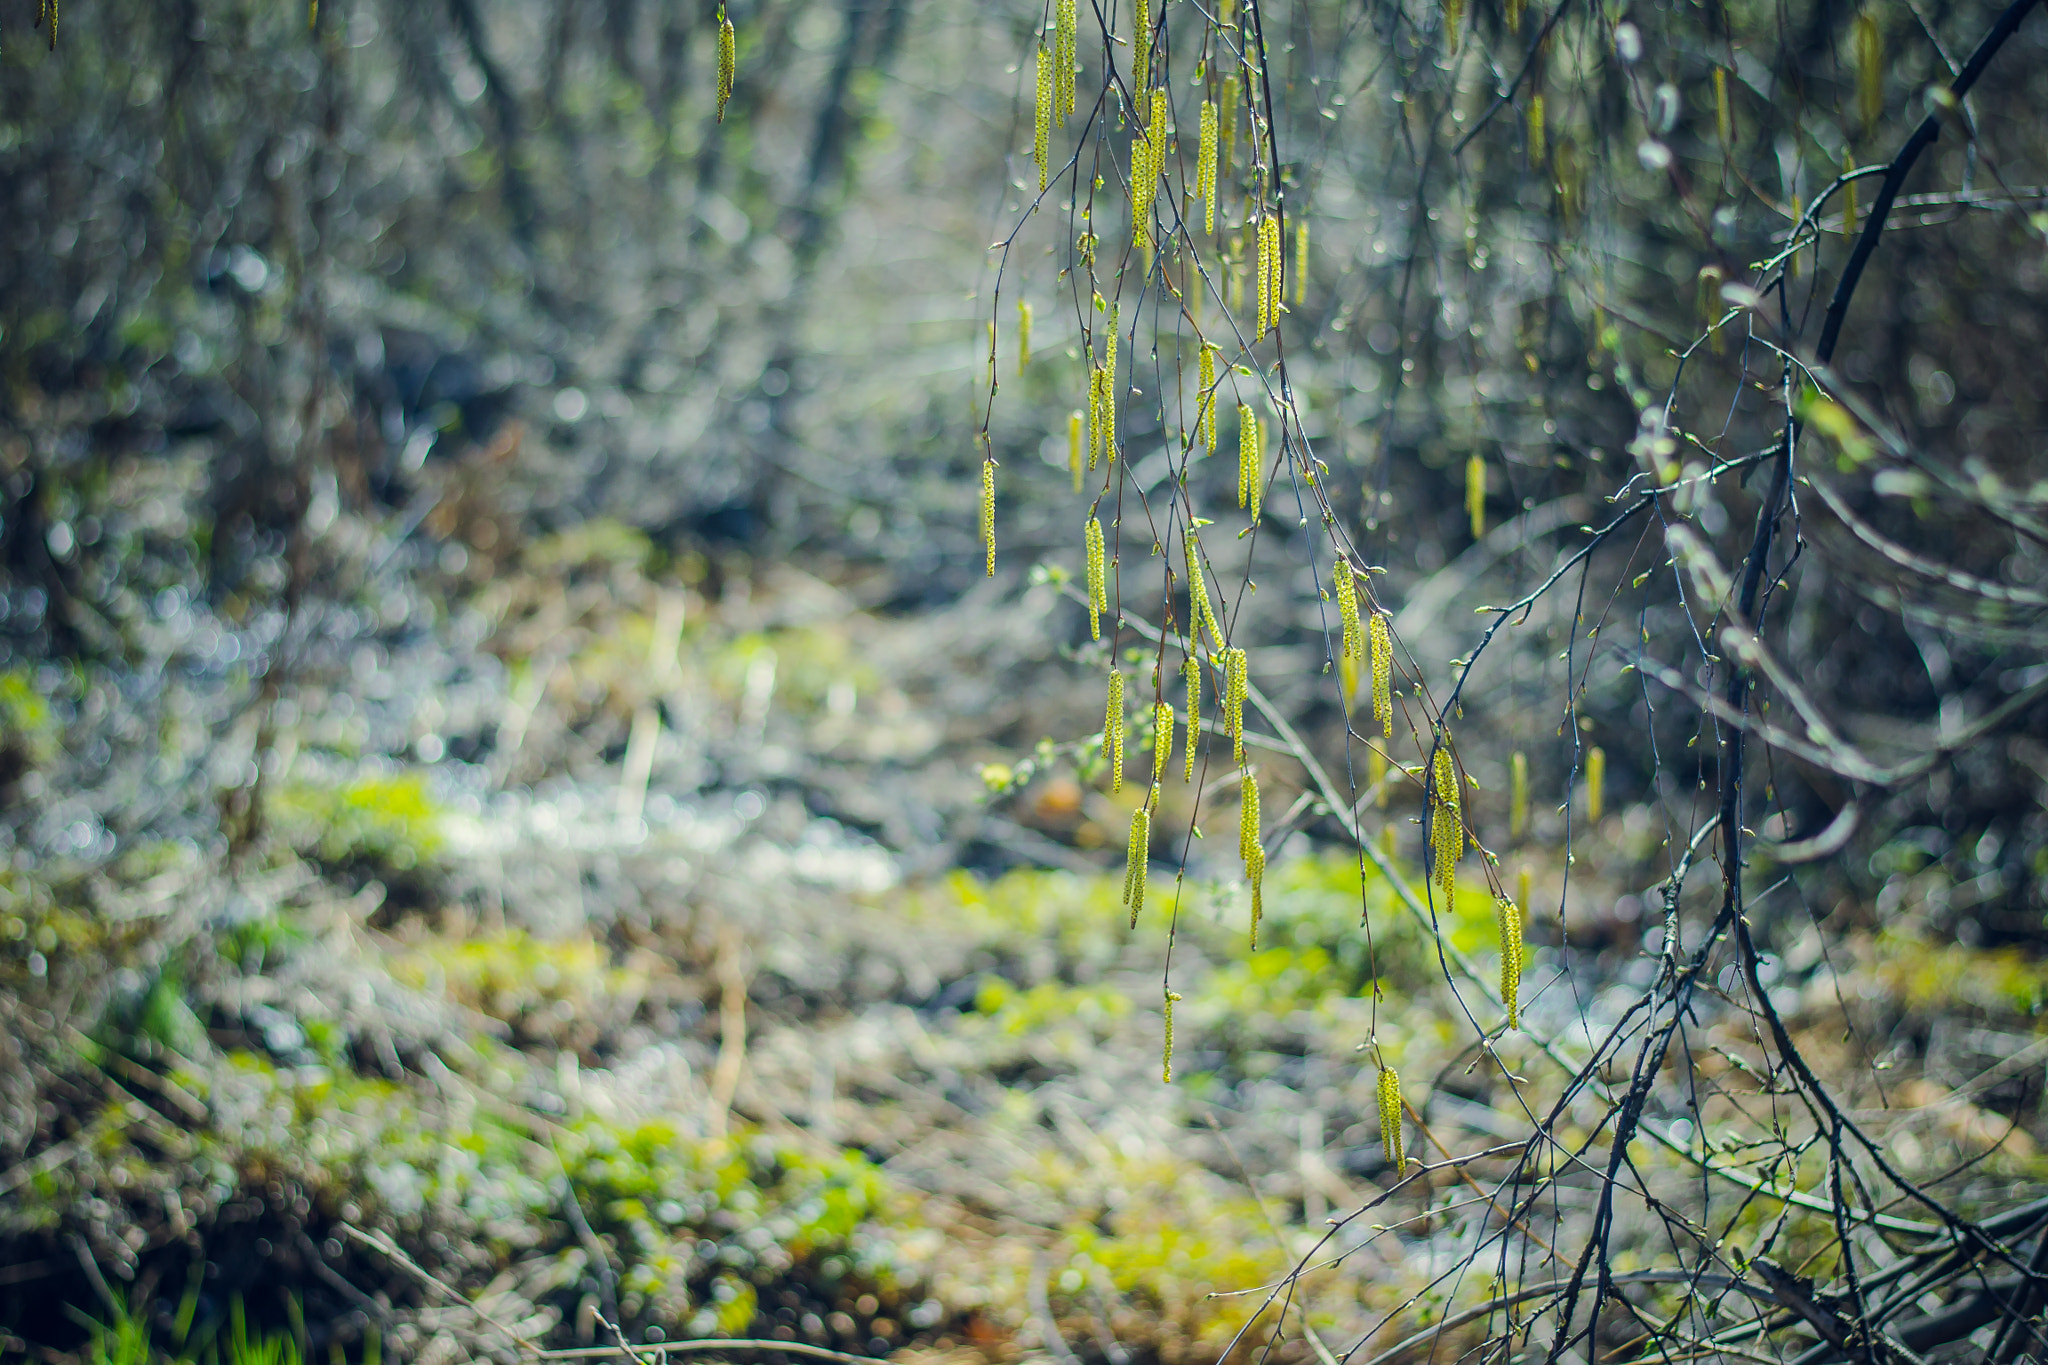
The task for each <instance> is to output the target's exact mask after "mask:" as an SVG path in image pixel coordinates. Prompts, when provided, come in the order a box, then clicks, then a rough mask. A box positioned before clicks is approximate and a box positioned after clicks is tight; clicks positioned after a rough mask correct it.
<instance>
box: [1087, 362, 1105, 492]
mask: <svg viewBox="0 0 2048 1365" xmlns="http://www.w3.org/2000/svg"><path fill="white" fill-rule="evenodd" d="M1102 390H1103V383H1102V367H1101V366H1100V365H1095V366H1091V367H1090V368H1089V370H1088V468H1089V470H1090V471H1091V472H1092V471H1093V470H1094V468H1095V462H1096V461H1097V460H1099V459H1101V458H1102V427H1103V420H1104V419H1103V415H1102V408H1103V403H1102Z"/></svg>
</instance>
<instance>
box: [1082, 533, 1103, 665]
mask: <svg viewBox="0 0 2048 1365" xmlns="http://www.w3.org/2000/svg"><path fill="white" fill-rule="evenodd" d="M1081 540H1082V543H1083V544H1084V545H1086V546H1087V547H1088V638H1089V639H1091V640H1100V639H1101V638H1102V617H1103V613H1105V612H1107V611H1108V610H1109V575H1108V571H1107V566H1106V560H1105V558H1104V553H1103V547H1102V522H1101V520H1100V519H1099V518H1096V517H1090V518H1088V524H1087V525H1086V526H1083V527H1082V528H1081Z"/></svg>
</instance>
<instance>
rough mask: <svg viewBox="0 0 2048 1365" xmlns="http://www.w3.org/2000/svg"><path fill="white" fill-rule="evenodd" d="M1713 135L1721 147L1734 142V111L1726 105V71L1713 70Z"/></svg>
mask: <svg viewBox="0 0 2048 1365" xmlns="http://www.w3.org/2000/svg"><path fill="white" fill-rule="evenodd" d="M1714 133H1715V135H1716V136H1717V137H1719V138H1720V139H1721V145H1722V146H1723V147H1726V146H1728V145H1729V144H1730V143H1732V142H1734V141H1735V111H1734V110H1733V109H1732V108H1731V107H1730V106H1729V104H1728V69H1727V68H1726V67H1721V66H1717V67H1715V68H1714Z"/></svg>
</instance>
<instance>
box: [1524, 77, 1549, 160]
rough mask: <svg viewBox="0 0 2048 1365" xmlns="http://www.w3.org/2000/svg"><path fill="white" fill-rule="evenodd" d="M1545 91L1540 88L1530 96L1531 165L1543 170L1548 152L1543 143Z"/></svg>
mask: <svg viewBox="0 0 2048 1365" xmlns="http://www.w3.org/2000/svg"><path fill="white" fill-rule="evenodd" d="M1543 138H1544V128H1543V92H1542V91H1541V90H1538V91H1537V92H1536V93H1535V94H1533V95H1531V96H1530V97H1529V167H1530V169H1531V170H1541V169H1542V168H1543V159H1544V157H1545V156H1546V155H1548V152H1547V150H1546V148H1545V147H1544V145H1543Z"/></svg>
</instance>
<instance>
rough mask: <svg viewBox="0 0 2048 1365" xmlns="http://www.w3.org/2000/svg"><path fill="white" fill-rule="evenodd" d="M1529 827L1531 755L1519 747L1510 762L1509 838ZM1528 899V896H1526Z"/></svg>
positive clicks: (1519, 836) (1525, 898)
mask: <svg viewBox="0 0 2048 1365" xmlns="http://www.w3.org/2000/svg"><path fill="white" fill-rule="evenodd" d="M1528 827H1529V756H1528V755H1527V754H1525V753H1523V752H1522V751H1521V750H1519V749H1517V750H1516V751H1515V756H1514V758H1513V759H1511V760H1510V761H1509V763H1508V838H1510V839H1519V838H1521V837H1522V831H1523V830H1525V829H1527V828H1528ZM1523 899H1524V900H1525V901H1526V900H1527V899H1528V897H1526V896H1524V897H1523Z"/></svg>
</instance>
